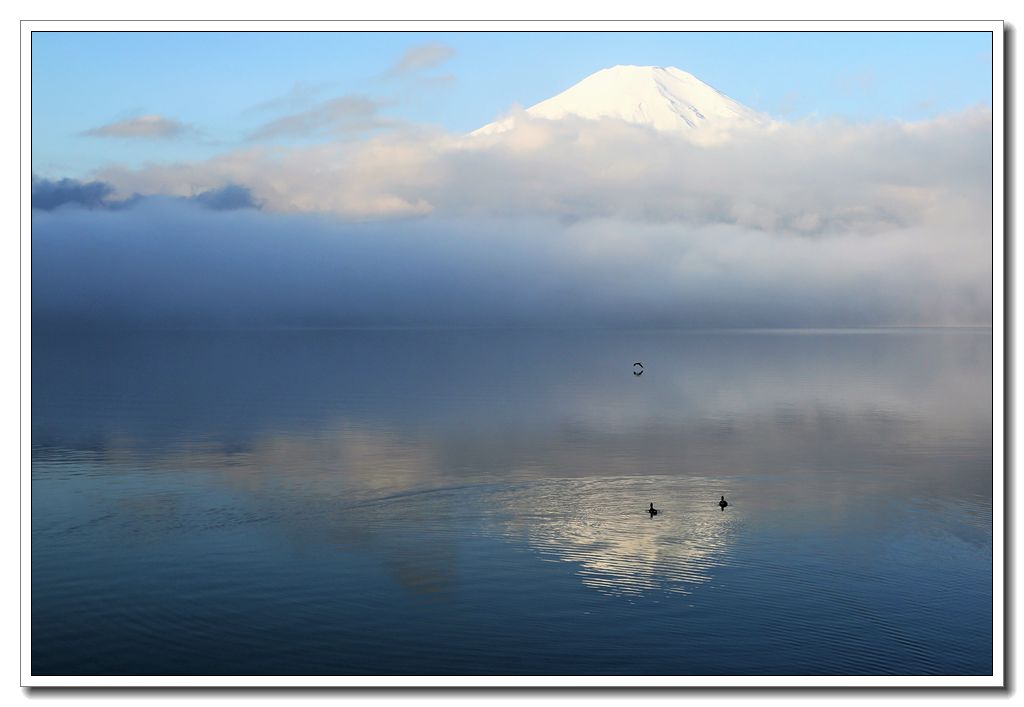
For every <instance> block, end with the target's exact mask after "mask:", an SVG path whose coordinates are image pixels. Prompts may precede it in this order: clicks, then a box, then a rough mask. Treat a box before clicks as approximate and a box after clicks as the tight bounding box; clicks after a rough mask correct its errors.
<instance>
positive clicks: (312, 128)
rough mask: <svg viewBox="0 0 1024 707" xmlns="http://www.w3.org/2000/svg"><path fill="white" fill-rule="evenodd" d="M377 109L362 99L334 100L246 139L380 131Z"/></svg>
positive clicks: (266, 126) (381, 121) (372, 102)
mask: <svg viewBox="0 0 1024 707" xmlns="http://www.w3.org/2000/svg"><path fill="white" fill-rule="evenodd" d="M381 105H382V104H381V103H380V102H379V101H376V100H373V99H371V98H368V97H366V96H342V97H340V98H334V99H331V100H329V101H324V102H323V103H320V104H319V105H317V106H315V107H313V108H311V109H309V110H307V111H303V112H301V113H294V114H292V115H287V116H284V117H283V118H277V119H276V120H271V121H270V122H268V123H266V124H264V125H262V126H260V127H259V128H257V129H256V130H254V131H253V132H252V133H251V134H250V135H249V139H250V140H267V139H273V138H281V137H285V138H287V137H322V136H334V135H343V134H346V133H355V132H360V131H364V130H372V129H375V128H380V127H384V126H386V125H387V124H388V121H386V120H385V119H383V118H381V117H380V116H379V115H378V114H377V112H378V110H379V109H380V107H381Z"/></svg>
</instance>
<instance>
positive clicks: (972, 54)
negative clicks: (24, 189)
mask: <svg viewBox="0 0 1024 707" xmlns="http://www.w3.org/2000/svg"><path fill="white" fill-rule="evenodd" d="M32 42H33V43H32V71H33V83H32V98H33V117H32V127H33V170H34V172H35V173H36V174H39V175H41V176H46V177H62V176H70V177H78V178H83V177H88V176H89V175H90V174H92V173H93V172H94V171H96V170H98V169H101V168H103V167H106V166H109V165H111V164H119V165H124V166H127V167H137V166H140V165H142V164H144V163H147V162H167V161H193V160H200V159H204V158H206V157H210V156H213V155H216V154H219V153H225V152H229V151H232V150H237V149H239V148H245V147H248V146H252V145H254V144H256V143H260V144H263V143H266V142H270V143H286V144H287V141H288V140H289V139H291V138H287V137H278V138H276V139H270V140H256V141H254V140H252V139H251V134H252V133H253V132H254V131H257V130H258V129H259V127H260V126H261V125H266V124H267V123H268V122H270V121H273V120H275V119H278V118H281V117H284V116H287V115H289V114H296V113H301V112H303V111H306V110H310V109H312V108H314V107H315V106H317V105H320V104H322V103H324V102H326V101H330V100H331V99H336V98H339V97H345V96H348V97H352V96H355V97H361V98H365V99H369V100H370V101H372V102H374V104H375V105H376V106H377V115H378V116H379V117H380V118H383V119H386V120H388V121H396V122H400V123H415V124H427V125H431V126H435V127H440V128H443V129H445V130H449V131H453V132H466V131H469V130H472V129H474V128H476V127H479V126H480V125H483V124H485V123H487V122H489V121H491V120H493V119H494V118H495V117H496V116H498V115H500V114H501V113H503V112H504V111H506V110H507V109H508V108H509V107H510V106H512V105H513V104H521V105H524V106H529V105H531V104H533V103H536V102H538V101H540V100H543V99H544V98H548V97H550V96H552V95H554V94H556V93H559V92H560V91H563V90H565V89H566V88H568V87H569V86H571V85H572V84H574V83H576V82H577V81H579V80H581V79H582V78H584V77H585V76H587V75H589V74H591V73H593V72H595V71H597V70H599V69H602V68H605V67H608V66H612V65H615V64H654V65H662V66H677V67H679V68H681V69H684V70H687V71H690V72H691V73H693V74H695V75H697V76H698V77H699V78H701V79H702V80H704V81H706V82H707V83H709V84H711V85H712V86H714V87H716V88H718V89H719V90H721V91H723V92H725V93H727V94H728V95H730V96H732V97H733V98H735V99H737V100H739V101H741V102H743V103H746V104H747V105H749V106H751V107H753V108H756V109H758V110H760V111H763V112H766V113H770V114H772V115H774V116H776V117H780V118H783V119H786V120H797V119H801V118H806V117H841V118H844V119H847V120H851V121H858V122H859V121H877V120H887V119H900V120H921V119H926V118H930V117H934V116H936V115H940V114H944V113H950V112H956V111H960V110H963V109H965V108H969V107H972V106H978V105H991V93H990V91H991V53H990V50H991V43H990V35H989V34H988V33H953V32H943V33H834V32H833V33H768V32H762V33H723V32H719V33H664V34H661V33H351V34H350V33H322V34H321V33H295V34H290V33H48V32H41V33H40V32H37V33H35V34H33V39H32ZM423 46H430V47H434V49H435V51H434V53H433V54H431V53H430V52H428V53H427V54H426V55H424V56H425V57H427V58H426V59H425V60H424V61H423V62H422V64H423V66H421V67H420V68H414V69H411V70H408V71H404V72H403V71H396V70H395V67H396V65H397V64H398V62H400V61H401V59H402V57H403V56H405V55H406V53H407V52H409V51H410V50H413V49H415V48H416V47H423ZM432 61H433V64H432ZM431 64H432V65H431ZM288 96H291V98H290V100H289V101H285V100H282V99H284V98H285V97H288ZM143 115H159V116H161V117H162V118H164V119H168V120H172V121H176V124H177V125H179V126H181V127H182V128H183V129H182V130H181V131H180V132H179V134H178V135H177V136H176V137H175V138H173V139H166V138H164V139H153V138H148V139H147V138H124V137H102V136H97V135H95V134H93V135H89V134H85V133H87V131H90V130H96V129H98V128H101V127H103V126H109V125H111V124H116V123H118V122H120V121H130V120H132V119H135V118H138V117H139V116H143ZM365 134H366V133H365V132H362V133H360V132H358V131H354V132H353V133H352V135H351V136H350V137H351V139H358V138H359V137H363V136H365ZM313 139H314V140H315V139H320V140H323V139H325V138H323V137H320V138H313ZM303 140H306V141H308V140H310V138H308V137H307V138H303Z"/></svg>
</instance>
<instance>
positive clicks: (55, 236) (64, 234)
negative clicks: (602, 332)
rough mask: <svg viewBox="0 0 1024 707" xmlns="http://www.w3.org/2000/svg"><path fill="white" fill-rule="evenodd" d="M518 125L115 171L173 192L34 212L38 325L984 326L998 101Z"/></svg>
mask: <svg viewBox="0 0 1024 707" xmlns="http://www.w3.org/2000/svg"><path fill="white" fill-rule="evenodd" d="M516 126H517V127H516V128H515V129H514V130H511V131H509V132H507V133H503V134H501V135H497V136H484V137H467V136H457V135H450V134H446V133H441V132H429V131H422V130H402V131H395V132H394V133H392V134H388V135H381V136H378V137H376V138H373V139H370V140H366V141H362V142H352V141H349V142H344V143H327V144H321V145H314V146H308V147H303V148H293V149H284V148H270V147H251V148H249V149H245V150H239V151H235V152H231V153H227V154H224V155H221V156H220V157H217V158H215V159H212V160H209V161H206V162H201V163H190V164H163V165H150V166H147V167H145V168H143V169H136V170H128V169H120V168H110V169H108V170H105V171H104V172H102V173H101V174H100V175H99V176H100V177H101V178H102V180H103V181H104V182H107V183H109V184H112V185H114V187H115V188H116V196H117V197H118V198H125V197H127V196H130V195H131V194H135V193H139V194H143V195H164V196H165V197H167V196H174V197H179V198H178V199H167V198H163V199H159V198H149V199H142V201H141V203H139V204H138V205H136V206H134V207H133V208H131V209H122V210H119V211H116V212H114V211H111V210H109V209H108V210H93V211H88V210H82V209H78V208H64V209H57V210H55V211H51V212H49V213H43V212H40V213H39V214H37V215H36V217H35V219H34V231H33V296H34V300H33V316H34V320H35V321H36V322H39V323H43V322H61V324H62V325H68V324H74V323H103V322H117V323H120V324H132V325H141V326H149V325H152V326H162V325H169V326H193V325H195V326H264V325H273V326H409V325H416V326H435V325H437V326H449V325H543V326H547V325H551V326H563V325H585V326H586V325H595V326H599V325H608V326H694V327H731V326H857V325H874V324H987V323H990V321H991V254H992V241H991V227H992V224H991V186H990V178H991V116H990V114H989V113H988V112H987V111H983V110H978V111H970V112H967V113H963V114H959V115H953V116H948V117H946V118H943V119H939V120H933V121H929V122H926V123H916V124H905V123H877V124H845V123H839V122H821V123H807V124H793V125H780V126H778V127H776V128H775V129H773V130H771V131H766V132H762V133H757V134H745V135H737V136H735V138H734V139H732V140H730V141H727V142H723V143H721V144H716V145H713V146H698V145H694V144H692V143H689V142H687V141H686V140H685V139H681V138H679V137H676V136H672V135H666V134H663V133H657V132H654V131H652V130H649V129H645V128H642V127H638V126H630V125H626V124H623V123H619V122H615V121H583V120H579V121H573V120H562V121H557V122H552V121H544V120H531V119H530V118H529V117H528V116H524V115H520V116H517V121H516ZM227 188H234V189H240V188H244V189H247V190H248V191H247V192H246V193H247V194H248V198H243V199H241V200H240V203H246V202H250V203H252V204H260V205H262V206H263V209H262V210H254V209H242V210H236V211H230V212H225V211H219V212H218V211H213V210H211V209H209V208H203V207H204V204H203V203H202V200H201V199H196V198H195V197H194V196H193V195H194V194H195V193H196V191H197V190H198V191H199V192H200V193H219V192H218V191H217V190H223V189H227ZM83 198H84V197H83ZM229 201H230V200H229ZM47 203H49V202H47ZM207 206H208V205H207Z"/></svg>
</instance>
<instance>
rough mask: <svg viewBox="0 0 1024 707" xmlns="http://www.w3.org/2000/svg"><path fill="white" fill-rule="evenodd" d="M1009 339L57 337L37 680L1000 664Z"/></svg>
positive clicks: (41, 524) (43, 476)
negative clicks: (724, 504) (1000, 443)
mask: <svg viewBox="0 0 1024 707" xmlns="http://www.w3.org/2000/svg"><path fill="white" fill-rule="evenodd" d="M991 345H992V337H991V331H990V330H987V329H973V330H972V329H917V330H891V329H874V330H856V331H853V330H846V331H810V330H804V331H799V332H796V331H792V332H749V331H747V332H740V331H732V332H697V331H688V332H686V331H672V330H660V331H656V330H632V331H623V330H575V331H561V330H529V331H528V330H496V329H495V330H453V329H449V330H348V331H328V330H322V331H249V332H203V331H185V332H182V331H166V332H141V331H135V332H117V333H110V332H98V331H91V332H79V333H67V332H64V333H56V332H54V331H45V330H44V331H41V332H39V333H37V334H36V335H35V336H34V338H33V354H32V357H33V358H32V494H33V495H32V503H33V518H32V561H33V575H32V581H33V614H32V621H33V658H32V660H33V666H32V667H33V672H34V673H35V674H65V673H67V674H297V675H301V674H342V675H344V674H389V673H390V674H398V673H401V674H476V673H481V674H506V673H509V674H676V675H687V674H689V675H702V674H707V675H718V674H720V675H729V674H751V675H760V674H799V675H803V674H900V675H907V674H990V672H991V670H992V655H991V639H992V634H991V630H992V626H991V620H992V615H991V580H992V527H991V523H992V419H991V404H992V401H991V390H992V388H991V385H992V371H991V353H992V352H991ZM635 361H642V362H643V366H644V373H643V375H642V376H634V375H633V371H634V368H633V365H632V364H633V363H634V362H635ZM722 495H724V496H726V498H727V499H728V500H729V504H730V505H729V506H728V508H726V509H725V510H721V509H719V507H718V506H717V505H716V503H717V501H718V498H719V497H720V496H722ZM651 502H653V503H654V504H655V506H656V507H657V508H658V509H659V510H660V511H661V512H660V513H659V515H658V516H656V517H654V518H650V517H648V516H647V514H646V513H644V509H646V508H647V506H648V504H649V503H651Z"/></svg>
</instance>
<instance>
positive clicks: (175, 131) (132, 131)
mask: <svg viewBox="0 0 1024 707" xmlns="http://www.w3.org/2000/svg"><path fill="white" fill-rule="evenodd" d="M192 130H193V129H192V128H191V127H190V126H188V125H186V124H185V123H182V122H180V121H178V120H174V119H173V118H165V117H163V116H160V115H142V116H139V117H137V118H129V119H127V120H121V121H118V122H116V123H109V124H107V125H101V126H100V127H98V128H92V129H91V130H86V131H85V132H83V133H82V134H83V135H88V136H90V137H116V138H157V139H166V138H175V137H180V136H182V135H185V134H186V133H189V132H192Z"/></svg>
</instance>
